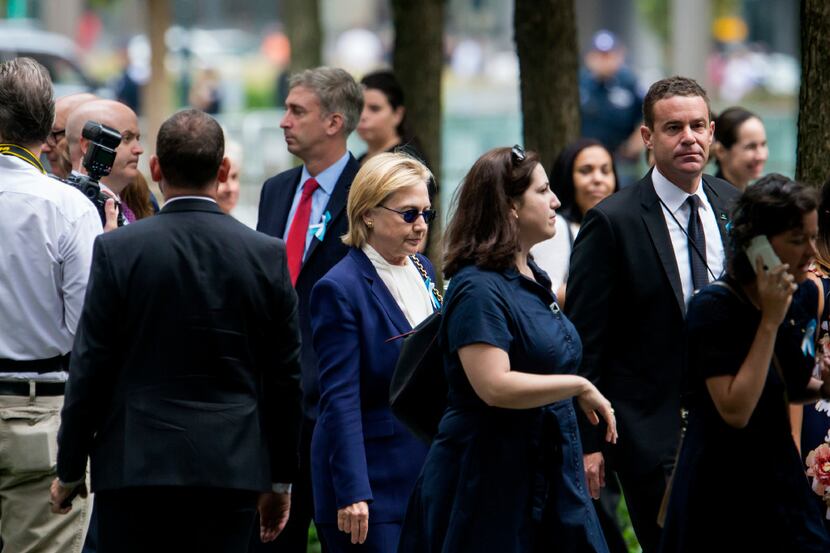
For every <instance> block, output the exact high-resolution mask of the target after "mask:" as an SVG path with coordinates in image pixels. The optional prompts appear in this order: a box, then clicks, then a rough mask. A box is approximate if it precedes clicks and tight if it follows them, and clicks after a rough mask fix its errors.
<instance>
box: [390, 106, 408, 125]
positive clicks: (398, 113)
mask: <svg viewBox="0 0 830 553" xmlns="http://www.w3.org/2000/svg"><path fill="white" fill-rule="evenodd" d="M404 115H406V108H405V107H403V106H398V107H397V108H396V109H395V111H393V112H392V121H393V122H394V123H395V126H396V127H397V126H398V125H400V124H401V121H403V117H404Z"/></svg>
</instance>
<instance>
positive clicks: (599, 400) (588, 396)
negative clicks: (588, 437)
mask: <svg viewBox="0 0 830 553" xmlns="http://www.w3.org/2000/svg"><path fill="white" fill-rule="evenodd" d="M585 383H586V387H585V391H583V392H582V393H581V394H579V395H578V396H576V400H577V403H578V404H579V408H580V409H582V412H583V413H585V416H586V417H588V421H589V422H590V423H591V424H594V425H596V424H599V417H600V416H601V417H602V418H603V419H604V420H605V422H606V424H607V425H608V428H607V429H606V431H605V441H606V442H610V443H612V444H615V443H617V419H616V417H614V409H613V408H612V407H611V402H610V401H608V400H607V399H605V396H604V395H602V394H601V393H600V392H599V390H597V387H596V386H594V385H593V384H592V383H591V382H589V381H588V380H586V381H585ZM597 412H599V415H597Z"/></svg>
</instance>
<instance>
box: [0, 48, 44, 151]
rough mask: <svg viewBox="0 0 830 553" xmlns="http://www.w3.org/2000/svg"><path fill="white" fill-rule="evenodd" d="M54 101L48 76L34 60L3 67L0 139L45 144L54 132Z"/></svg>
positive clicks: (18, 60)
mask: <svg viewBox="0 0 830 553" xmlns="http://www.w3.org/2000/svg"><path fill="white" fill-rule="evenodd" d="M54 119H55V98H54V93H53V91H52V81H51V79H50V78H49V72H48V71H47V70H46V68H45V67H43V66H42V65H40V64H39V63H38V62H36V61H35V60H33V59H32V58H16V59H13V60H9V61H6V62H3V63H2V64H0V139H2V141H3V142H10V143H13V144H18V145H21V146H28V145H32V144H42V143H43V142H45V141H46V137H47V136H49V133H50V132H51V131H52V122H53V121H54Z"/></svg>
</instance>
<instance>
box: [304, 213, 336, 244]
mask: <svg viewBox="0 0 830 553" xmlns="http://www.w3.org/2000/svg"><path fill="white" fill-rule="evenodd" d="M329 222H331V213H329V211H328V210H326V212H325V213H323V217H322V219H321V220H320V222H319V223H317V224H316V225H309V226H308V232H309V234H311V235H312V236H314V237H315V238H317V240H319V241H320V242H322V241H323V238H325V237H326V227H327V226H328V224H329Z"/></svg>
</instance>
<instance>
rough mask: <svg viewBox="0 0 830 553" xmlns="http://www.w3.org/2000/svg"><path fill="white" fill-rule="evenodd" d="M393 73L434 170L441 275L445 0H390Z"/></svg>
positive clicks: (431, 248) (432, 242) (434, 257)
mask: <svg viewBox="0 0 830 553" xmlns="http://www.w3.org/2000/svg"><path fill="white" fill-rule="evenodd" d="M392 14H393V21H394V25H395V53H394V57H393V66H394V71H395V76H396V77H397V78H398V80H399V81H400V83H401V87H402V88H403V90H404V95H405V97H406V110H407V117H406V119H407V121H408V122H409V125H410V126H411V128H412V131H413V134H414V135H415V136H417V137H418V140H419V141H420V143H421V146H422V149H423V154H424V156H425V157H426V159H427V161H428V162H429V164H430V166H431V167H432V170H433V171H434V172H435V181H436V182H435V186H436V188H435V190H434V194H433V198H432V205H433V208H434V209H437V210H439V217H438V219H436V220H435V222H434V223H433V224H432V225H431V226H430V229H429V238H428V242H427V256H428V257H429V259H430V261H432V263H433V265H434V266H435V271H436V274H438V275H439V280H440V275H441V266H442V257H443V252H442V240H441V235H442V232H441V227H442V225H443V217H442V213H441V206H440V205H439V204H440V194H439V190H440V184H439V181H440V177H441V73H442V69H443V62H444V48H443V31H444V0H422V1H418V2H416V1H414V0H392Z"/></svg>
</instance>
